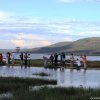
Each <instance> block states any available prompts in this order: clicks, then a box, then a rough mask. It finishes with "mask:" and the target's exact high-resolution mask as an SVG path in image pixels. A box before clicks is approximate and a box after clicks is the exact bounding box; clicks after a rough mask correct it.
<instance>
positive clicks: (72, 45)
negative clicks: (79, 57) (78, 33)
mask: <svg viewBox="0 0 100 100" xmlns="http://www.w3.org/2000/svg"><path fill="white" fill-rule="evenodd" d="M62 51H64V52H66V53H70V52H77V53H79V52H80V53H82V52H83V53H87V54H88V53H89V54H92V53H94V52H96V53H97V54H100V37H93V38H85V39H80V40H77V41H74V42H60V43H56V44H53V45H50V46H47V47H42V48H38V49H35V50H34V49H32V52H34V53H52V52H53V53H54V52H62Z"/></svg>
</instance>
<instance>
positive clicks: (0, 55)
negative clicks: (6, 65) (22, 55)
mask: <svg viewBox="0 0 100 100" xmlns="http://www.w3.org/2000/svg"><path fill="white" fill-rule="evenodd" d="M2 61H3V56H2V53H0V65H2Z"/></svg>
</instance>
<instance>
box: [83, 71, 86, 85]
mask: <svg viewBox="0 0 100 100" xmlns="http://www.w3.org/2000/svg"><path fill="white" fill-rule="evenodd" d="M83 85H84V87H85V86H86V70H84V71H83Z"/></svg>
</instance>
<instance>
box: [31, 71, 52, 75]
mask: <svg viewBox="0 0 100 100" xmlns="http://www.w3.org/2000/svg"><path fill="white" fill-rule="evenodd" d="M32 75H38V76H50V75H49V74H47V73H44V72H41V73H33V74H32Z"/></svg>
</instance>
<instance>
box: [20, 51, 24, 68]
mask: <svg viewBox="0 0 100 100" xmlns="http://www.w3.org/2000/svg"><path fill="white" fill-rule="evenodd" d="M20 60H21V67H22V66H23V60H24V57H23V53H21V54H20Z"/></svg>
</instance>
